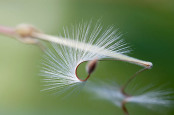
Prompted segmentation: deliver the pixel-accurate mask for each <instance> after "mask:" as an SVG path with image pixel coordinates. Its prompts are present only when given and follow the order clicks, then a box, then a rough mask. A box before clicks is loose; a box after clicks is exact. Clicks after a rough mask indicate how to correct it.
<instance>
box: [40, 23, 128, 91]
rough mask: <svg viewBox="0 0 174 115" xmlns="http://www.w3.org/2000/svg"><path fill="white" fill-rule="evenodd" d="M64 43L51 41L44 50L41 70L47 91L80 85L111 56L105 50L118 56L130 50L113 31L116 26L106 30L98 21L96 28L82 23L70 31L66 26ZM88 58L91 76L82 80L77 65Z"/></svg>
mask: <svg viewBox="0 0 174 115" xmlns="http://www.w3.org/2000/svg"><path fill="white" fill-rule="evenodd" d="M63 38H66V39H63ZM69 41H71V42H69ZM61 42H62V44H56V43H55V42H54V43H51V48H48V49H47V50H46V51H45V55H44V58H43V61H42V65H43V67H42V70H41V72H42V73H41V75H42V76H44V77H45V79H44V81H45V82H47V83H49V84H48V85H47V87H48V88H46V89H45V90H56V91H58V90H59V89H63V88H64V89H66V88H67V89H69V88H72V86H77V87H78V85H79V84H82V83H84V82H85V81H87V79H88V78H89V77H90V75H91V73H92V72H93V71H94V69H95V66H96V63H97V60H102V59H106V58H111V57H109V56H108V55H105V53H106V54H107V52H106V51H110V52H111V54H112V53H113V54H115V55H116V54H118V55H122V54H125V53H128V52H129V50H128V47H127V46H126V44H125V43H124V41H123V40H122V39H120V34H118V31H114V30H113V27H110V28H108V29H107V30H103V29H102V27H101V25H100V24H99V23H98V24H96V25H95V26H94V28H92V27H91V25H90V24H87V23H85V24H84V25H83V24H79V25H78V26H75V27H72V28H71V29H70V30H68V29H67V28H66V29H64V36H63V37H62V40H61ZM65 44H68V45H65ZM72 46H73V47H72ZM87 61H90V62H89V64H88V66H87V71H88V76H87V77H86V79H84V80H82V79H81V78H80V77H78V75H77V68H78V66H79V65H80V64H81V63H83V62H87ZM79 87H80V86H79Z"/></svg>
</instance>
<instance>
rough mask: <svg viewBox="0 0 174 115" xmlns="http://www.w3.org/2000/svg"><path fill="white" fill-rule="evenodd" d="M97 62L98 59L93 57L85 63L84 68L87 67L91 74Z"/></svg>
mask: <svg viewBox="0 0 174 115" xmlns="http://www.w3.org/2000/svg"><path fill="white" fill-rule="evenodd" d="M97 62H98V59H94V60H92V61H90V62H89V63H88V64H87V67H86V69H87V72H88V74H91V73H92V72H93V71H94V70H95V68H96V66H97Z"/></svg>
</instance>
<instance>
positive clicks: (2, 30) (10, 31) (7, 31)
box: [0, 25, 15, 37]
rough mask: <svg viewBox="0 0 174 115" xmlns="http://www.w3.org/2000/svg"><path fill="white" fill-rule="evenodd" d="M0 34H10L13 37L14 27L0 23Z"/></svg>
mask: <svg viewBox="0 0 174 115" xmlns="http://www.w3.org/2000/svg"><path fill="white" fill-rule="evenodd" d="M0 34H4V35H7V36H10V37H14V36H15V29H14V28H10V27H6V26H1V25H0Z"/></svg>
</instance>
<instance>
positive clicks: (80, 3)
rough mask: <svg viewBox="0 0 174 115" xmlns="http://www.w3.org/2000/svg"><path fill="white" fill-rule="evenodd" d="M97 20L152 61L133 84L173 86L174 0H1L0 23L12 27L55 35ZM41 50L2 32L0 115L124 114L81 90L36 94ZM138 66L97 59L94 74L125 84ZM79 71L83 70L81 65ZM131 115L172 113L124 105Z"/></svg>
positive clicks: (38, 83)
mask: <svg viewBox="0 0 174 115" xmlns="http://www.w3.org/2000/svg"><path fill="white" fill-rule="evenodd" d="M90 19H94V20H97V19H101V20H102V24H103V25H104V26H107V25H114V26H115V28H116V29H117V28H119V29H120V31H121V32H122V34H123V38H124V39H125V40H126V41H127V42H128V43H129V44H130V46H131V47H132V49H133V51H132V52H131V53H130V54H129V55H130V56H133V57H136V58H139V59H142V60H148V61H151V62H153V64H154V66H153V68H152V69H151V70H148V71H146V72H144V73H142V74H140V75H139V77H138V78H137V79H136V81H134V82H133V84H139V87H143V86H148V85H149V84H153V83H154V84H155V83H158V84H160V85H162V84H165V85H166V84H167V85H166V86H167V87H165V88H170V89H171V90H173V89H174V84H173V83H174V76H173V75H174V71H173V69H174V60H173V59H174V53H173V52H174V51H173V50H174V1H173V0H141V1H139V0H0V24H1V25H6V26H12V27H15V26H16V25H18V24H20V23H29V24H33V25H35V26H36V27H38V28H40V29H41V30H42V31H43V32H45V33H48V34H51V35H58V33H59V32H62V28H63V26H69V25H70V24H75V23H78V22H81V21H82V20H83V21H89V20H90ZM42 54H43V52H42V51H41V50H40V49H39V48H38V47H37V46H33V45H26V44H23V43H20V42H19V41H16V40H15V39H13V38H9V37H6V36H3V35H0V114H1V115H106V114H108V115H123V113H122V111H121V109H119V108H118V107H116V106H114V105H113V104H111V103H110V102H108V101H104V100H93V99H92V98H91V96H92V95H90V94H86V93H84V92H83V91H82V92H81V93H80V94H79V95H77V96H70V97H69V98H67V99H65V100H62V99H61V98H60V97H58V96H49V95H46V94H44V93H41V92H40V89H41V88H42V87H41V83H40V80H41V78H40V77H39V76H38V73H39V64H40V59H41V56H42ZM138 69H140V67H138V66H136V65H132V64H128V63H125V62H113V61H109V62H107V61H106V62H101V63H99V65H98V68H97V70H96V72H95V73H94V74H93V75H92V77H95V78H98V79H101V80H106V79H107V80H112V81H115V82H118V83H119V84H123V83H124V82H125V81H126V80H127V79H128V78H129V77H130V76H131V75H132V74H133V73H135V72H136V71H137V70H138ZM80 70H81V71H79V74H83V73H84V72H85V69H84V68H83V66H81V68H80ZM127 106H128V109H129V111H130V113H131V115H147V114H148V115H158V114H166V115H173V114H174V110H173V108H172V107H171V108H170V109H164V111H163V112H162V113H160V112H157V111H151V110H148V109H145V108H143V107H140V106H138V105H132V104H128V105H127Z"/></svg>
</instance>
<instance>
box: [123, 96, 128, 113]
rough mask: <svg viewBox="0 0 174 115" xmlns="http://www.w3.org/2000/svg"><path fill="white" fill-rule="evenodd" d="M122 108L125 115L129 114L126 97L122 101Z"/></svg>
mask: <svg viewBox="0 0 174 115" xmlns="http://www.w3.org/2000/svg"><path fill="white" fill-rule="evenodd" d="M121 108H122V110H123V112H124V114H125V115H129V112H128V110H127V108H126V98H125V99H124V100H123V101H122V103H121Z"/></svg>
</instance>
